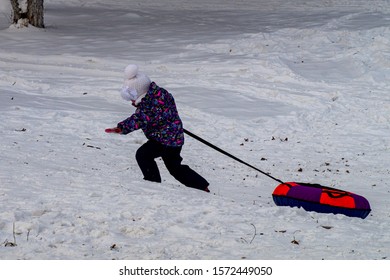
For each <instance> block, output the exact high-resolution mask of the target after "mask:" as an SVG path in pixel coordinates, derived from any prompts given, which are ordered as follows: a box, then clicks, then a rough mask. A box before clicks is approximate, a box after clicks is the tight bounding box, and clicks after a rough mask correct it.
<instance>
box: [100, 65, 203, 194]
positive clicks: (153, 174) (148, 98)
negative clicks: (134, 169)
mask: <svg viewBox="0 0 390 280" xmlns="http://www.w3.org/2000/svg"><path fill="white" fill-rule="evenodd" d="M121 95H122V98H123V99H125V100H126V101H131V102H132V105H133V106H135V107H136V108H137V109H136V111H135V113H134V114H133V115H131V116H130V117H129V118H127V119H125V120H123V121H121V122H120V123H118V124H117V126H116V127H114V128H107V129H106V132H107V133H118V134H128V133H130V132H132V131H134V130H137V129H142V130H143V132H144V134H145V136H146V138H147V139H148V141H147V142H146V143H145V144H143V145H142V146H141V147H140V148H139V149H138V150H137V152H136V160H137V163H138V165H139V167H140V168H141V171H142V173H143V175H144V179H145V180H148V181H152V182H158V183H161V177H160V172H159V170H158V167H157V164H156V162H155V160H154V159H155V158H158V157H161V158H162V159H163V161H164V164H165V166H166V167H167V169H168V171H169V173H170V174H171V175H172V176H173V177H175V178H176V180H178V181H179V182H181V183H182V184H183V185H185V186H187V187H190V188H195V189H199V190H203V191H206V192H210V191H209V189H208V185H209V183H208V182H207V181H206V180H205V179H204V178H203V177H202V176H200V175H199V174H198V173H196V172H195V171H194V170H192V169H191V168H190V167H189V166H187V165H182V164H181V161H182V160H183V159H182V157H181V156H180V152H181V149H182V146H183V144H184V132H183V124H182V121H181V119H180V117H179V114H178V112H177V108H176V105H175V101H174V98H173V96H172V95H171V94H170V93H169V92H168V91H166V90H165V89H163V88H161V87H159V86H157V85H156V83H154V82H151V80H150V79H149V77H148V76H146V75H145V74H143V73H141V72H139V71H138V66H137V65H134V64H130V65H128V66H127V67H126V69H125V81H124V85H123V88H122V92H121Z"/></svg>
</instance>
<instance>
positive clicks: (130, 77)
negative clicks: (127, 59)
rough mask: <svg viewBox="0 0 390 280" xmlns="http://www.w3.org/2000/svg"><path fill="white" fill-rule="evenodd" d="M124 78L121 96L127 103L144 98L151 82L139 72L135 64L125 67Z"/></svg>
mask: <svg viewBox="0 0 390 280" xmlns="http://www.w3.org/2000/svg"><path fill="white" fill-rule="evenodd" d="M124 78H125V81H124V83H123V88H122V92H121V95H122V98H123V99H125V100H127V101H130V100H133V101H134V100H137V99H139V98H140V97H143V96H145V95H146V93H147V92H148V90H149V86H150V83H151V82H152V81H151V80H150V79H149V77H148V76H146V75H145V74H144V73H141V72H139V70H138V66H137V65H135V64H130V65H127V67H126V68H125V71H124Z"/></svg>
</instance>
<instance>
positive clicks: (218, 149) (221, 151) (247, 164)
mask: <svg viewBox="0 0 390 280" xmlns="http://www.w3.org/2000/svg"><path fill="white" fill-rule="evenodd" d="M183 131H184V133H186V134H187V135H189V136H191V137H192V138H194V139H196V140H198V141H199V142H202V143H203V144H205V145H207V146H209V147H210V148H213V149H214V150H216V151H218V152H220V153H222V154H224V155H225V156H228V157H230V158H232V159H234V160H236V161H238V162H240V163H242V164H244V165H246V166H248V167H250V168H252V169H254V170H256V171H258V172H260V173H261V174H263V175H265V176H267V177H269V178H271V179H273V180H275V181H277V182H279V183H281V184H285V183H284V182H283V181H282V180H280V179H277V178H275V177H273V176H271V175H270V174H268V173H266V172H264V171H262V170H260V169H258V168H257V167H254V166H253V165H250V164H249V163H247V162H245V161H243V160H242V159H239V158H238V157H236V156H233V155H232V154H229V153H228V152H226V151H224V150H222V149H221V148H218V147H217V146H215V145H213V144H211V143H210V142H208V141H206V140H204V139H202V138H201V137H199V136H198V135H195V134H193V133H192V132H190V131H188V130H187V129H185V128H183Z"/></svg>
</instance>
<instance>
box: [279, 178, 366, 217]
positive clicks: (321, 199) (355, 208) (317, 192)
mask: <svg viewBox="0 0 390 280" xmlns="http://www.w3.org/2000/svg"><path fill="white" fill-rule="evenodd" d="M272 197H273V199H274V202H275V204H276V205H278V206H290V207H302V208H303V209H305V210H306V211H315V212H319V213H333V214H344V215H346V216H349V217H359V218H362V219H364V218H366V217H367V216H368V214H369V213H370V212H371V209H370V204H369V202H368V201H367V199H365V198H364V197H362V196H360V195H357V194H354V193H350V192H346V191H342V190H338V189H334V188H329V187H325V186H322V185H318V184H307V183H295V182H286V183H283V184H280V185H278V186H277V187H276V188H275V190H274V192H273V193H272Z"/></svg>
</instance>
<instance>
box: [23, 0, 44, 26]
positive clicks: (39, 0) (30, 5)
mask: <svg viewBox="0 0 390 280" xmlns="http://www.w3.org/2000/svg"><path fill="white" fill-rule="evenodd" d="M27 18H28V21H29V22H30V24H32V25H34V26H35V27H39V28H44V27H45V24H44V23H43V0H27Z"/></svg>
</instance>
